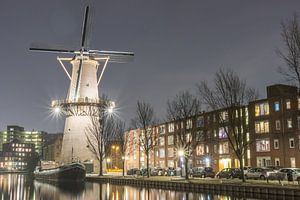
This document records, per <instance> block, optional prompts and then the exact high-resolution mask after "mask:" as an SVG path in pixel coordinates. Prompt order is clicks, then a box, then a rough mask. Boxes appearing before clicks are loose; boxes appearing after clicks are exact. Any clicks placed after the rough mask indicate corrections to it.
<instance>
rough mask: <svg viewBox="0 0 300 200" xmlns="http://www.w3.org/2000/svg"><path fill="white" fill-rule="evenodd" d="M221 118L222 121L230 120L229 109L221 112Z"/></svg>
mask: <svg viewBox="0 0 300 200" xmlns="http://www.w3.org/2000/svg"><path fill="white" fill-rule="evenodd" d="M220 118H221V121H220V122H221V123H222V122H227V121H228V112H227V111H223V112H221V113H220Z"/></svg>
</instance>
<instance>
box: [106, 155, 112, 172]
mask: <svg viewBox="0 0 300 200" xmlns="http://www.w3.org/2000/svg"><path fill="white" fill-rule="evenodd" d="M110 162H111V159H110V158H106V163H107V166H106V167H107V172H108V171H109V163H110Z"/></svg>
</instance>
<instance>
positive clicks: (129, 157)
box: [125, 84, 300, 171]
mask: <svg viewBox="0 0 300 200" xmlns="http://www.w3.org/2000/svg"><path fill="white" fill-rule="evenodd" d="M298 94H299V93H298V89H297V88H296V87H293V86H288V85H279V84H277V85H272V86H269V87H267V98H265V99H259V100H256V101H253V102H250V103H249V104H248V105H245V106H244V107H240V108H239V109H240V111H241V112H240V114H241V118H242V122H241V124H240V126H241V130H242V131H243V134H245V136H246V138H247V140H250V142H251V145H250V146H249V149H248V150H247V152H246V153H245V158H244V164H245V166H268V165H277V166H285V167H300V95H299V96H298ZM219 116H221V117H222V118H223V120H225V121H226V117H228V116H227V115H226V109H225V110H217V111H210V112H201V113H199V114H198V115H197V116H193V117H191V118H190V119H188V120H187V121H179V122H165V123H163V124H158V125H156V126H155V127H153V131H154V132H155V134H156V135H157V138H158V140H157V145H156V147H155V148H154V150H153V152H152V153H151V155H150V166H152V167H155V166H159V167H162V168H165V167H180V166H181V164H182V159H181V158H180V157H179V156H178V152H177V151H176V148H175V144H176V142H175V141H174V140H175V136H174V135H176V131H179V130H180V129H181V128H185V129H187V133H189V132H192V131H196V132H197V134H200V135H201V137H200V139H199V144H198V146H197V147H196V149H195V151H194V154H193V156H192V158H191V159H190V160H189V167H195V166H212V167H213V168H214V169H215V170H216V171H218V170H221V169H223V168H226V167H238V166H239V162H238V160H237V159H236V156H235V155H234V152H233V150H232V148H231V147H230V144H229V141H228V139H227V137H226V133H225V131H224V126H221V125H220V122H219V119H220V118H219ZM140 135H141V130H140V129H137V130H130V131H127V132H126V133H125V137H126V139H127V140H128V143H127V144H128V147H127V153H126V158H125V169H130V168H134V167H137V168H141V167H144V166H145V165H146V164H145V163H146V160H145V159H146V158H145V156H144V154H143V152H142V149H141V148H140V147H139V142H138V141H139V137H140Z"/></svg>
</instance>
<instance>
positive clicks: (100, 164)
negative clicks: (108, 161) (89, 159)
mask: <svg viewBox="0 0 300 200" xmlns="http://www.w3.org/2000/svg"><path fill="white" fill-rule="evenodd" d="M99 168H100V169H99V176H103V159H102V157H100V159H99Z"/></svg>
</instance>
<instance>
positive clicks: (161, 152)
mask: <svg viewBox="0 0 300 200" xmlns="http://www.w3.org/2000/svg"><path fill="white" fill-rule="evenodd" d="M159 157H160V158H164V157H165V149H163V148H162V149H159Z"/></svg>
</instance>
